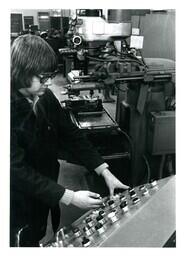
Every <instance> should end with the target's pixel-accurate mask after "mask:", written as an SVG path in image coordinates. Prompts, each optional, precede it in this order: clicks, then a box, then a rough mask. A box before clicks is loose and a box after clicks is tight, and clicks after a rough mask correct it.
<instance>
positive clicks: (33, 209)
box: [10, 34, 128, 246]
mask: <svg viewBox="0 0 184 256" xmlns="http://www.w3.org/2000/svg"><path fill="white" fill-rule="evenodd" d="M56 68H57V61H56V56H55V53H54V51H53V50H52V48H51V47H50V46H49V45H48V44H47V42H46V41H45V40H43V39H42V38H41V37H39V36H35V35H30V34H28V35H23V36H20V37H18V38H17V39H16V40H15V41H14V42H13V44H12V48H11V147H10V149H11V150H10V151H11V152H10V163H11V168H10V246H15V241H16V239H15V236H16V234H17V232H18V231H20V230H21V229H22V228H24V227H29V236H27V237H28V239H27V240H26V241H25V242H24V243H23V246H39V240H40V239H41V238H42V237H43V236H44V235H45V231H46V226H47V217H48V212H49V209H51V208H54V207H56V206H57V205H58V204H60V203H63V204H66V205H69V204H73V205H75V206H78V207H80V208H83V209H90V208H96V207H99V206H100V205H101V204H102V200H101V198H100V197H99V195H98V194H96V193H93V192H90V191H76V192H74V191H72V190H69V189H65V188H64V187H62V186H61V185H59V184H57V178H58V172H59V163H58V160H57V156H58V151H59V150H60V149H65V150H68V151H69V152H70V153H72V154H73V156H74V157H75V159H78V160H79V162H80V163H81V164H82V165H84V166H85V167H86V168H87V169H88V170H89V171H96V173H97V174H99V175H102V176H103V177H104V179H105V182H106V184H107V186H108V188H109V191H110V194H111V195H112V194H113V191H114V189H115V188H123V189H127V188H128V186H126V185H124V184H123V183H121V182H120V181H119V180H118V179H117V178H116V177H115V176H114V175H113V174H112V173H111V172H110V171H109V169H108V164H107V163H105V162H104V160H103V159H102V157H101V156H100V155H99V154H98V152H97V151H96V150H95V149H94V148H93V147H92V145H91V144H90V143H89V141H88V140H87V139H86V138H85V136H84V135H83V133H82V131H81V130H80V129H78V128H77V127H76V126H75V125H74V124H73V123H72V121H71V119H70V116H69V113H68V112H67V111H66V110H64V109H62V107H61V105H60V104H59V101H58V100H57V98H56V97H55V96H54V94H53V93H52V92H51V90H49V89H48V86H49V85H51V84H52V79H53V77H54V75H55V72H54V71H55V70H56Z"/></svg>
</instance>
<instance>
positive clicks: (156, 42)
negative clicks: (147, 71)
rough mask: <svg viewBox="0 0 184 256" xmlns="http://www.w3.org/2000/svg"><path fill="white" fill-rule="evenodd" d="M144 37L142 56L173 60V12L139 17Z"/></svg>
mask: <svg viewBox="0 0 184 256" xmlns="http://www.w3.org/2000/svg"><path fill="white" fill-rule="evenodd" d="M140 29H141V34H142V35H144V45H143V50H142V52H143V56H144V57H153V58H154V57H155V58H168V59H172V60H175V11H174V10H170V11H168V12H167V13H151V14H147V15H146V16H143V17H141V22H140Z"/></svg>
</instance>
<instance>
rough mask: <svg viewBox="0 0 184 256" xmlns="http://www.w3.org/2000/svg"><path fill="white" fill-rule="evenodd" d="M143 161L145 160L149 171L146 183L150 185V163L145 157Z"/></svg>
mask: <svg viewBox="0 0 184 256" xmlns="http://www.w3.org/2000/svg"><path fill="white" fill-rule="evenodd" d="M143 159H144V162H145V164H146V169H147V181H146V183H149V182H150V178H151V170H150V165H149V162H148V160H147V158H146V156H145V155H143Z"/></svg>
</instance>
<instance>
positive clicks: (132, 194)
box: [129, 190, 136, 198]
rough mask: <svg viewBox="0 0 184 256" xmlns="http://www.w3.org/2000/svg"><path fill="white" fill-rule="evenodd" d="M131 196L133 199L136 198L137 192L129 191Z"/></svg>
mask: <svg viewBox="0 0 184 256" xmlns="http://www.w3.org/2000/svg"><path fill="white" fill-rule="evenodd" d="M129 194H130V196H131V198H134V197H136V193H135V191H134V190H132V191H129Z"/></svg>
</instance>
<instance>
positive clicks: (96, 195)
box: [88, 191, 101, 198]
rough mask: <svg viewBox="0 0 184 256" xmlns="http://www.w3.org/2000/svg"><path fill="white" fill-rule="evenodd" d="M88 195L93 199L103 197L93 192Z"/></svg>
mask: <svg viewBox="0 0 184 256" xmlns="http://www.w3.org/2000/svg"><path fill="white" fill-rule="evenodd" d="M88 195H89V196H90V197H92V198H100V197H101V196H100V195H99V194H97V193H94V192H91V191H89V192H88Z"/></svg>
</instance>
